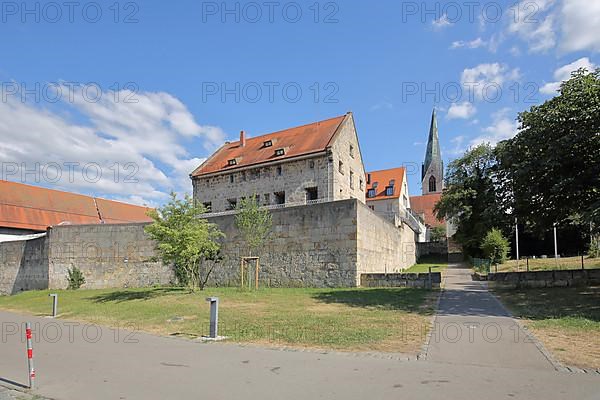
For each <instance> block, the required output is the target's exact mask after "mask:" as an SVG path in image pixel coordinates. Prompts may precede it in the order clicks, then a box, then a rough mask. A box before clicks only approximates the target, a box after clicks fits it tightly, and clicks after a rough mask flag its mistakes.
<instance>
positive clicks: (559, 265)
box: [492, 257, 600, 272]
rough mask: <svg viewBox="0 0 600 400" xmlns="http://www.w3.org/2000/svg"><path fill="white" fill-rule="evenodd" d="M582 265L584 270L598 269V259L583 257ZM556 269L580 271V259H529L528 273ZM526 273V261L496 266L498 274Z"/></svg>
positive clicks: (599, 262)
mask: <svg viewBox="0 0 600 400" xmlns="http://www.w3.org/2000/svg"><path fill="white" fill-rule="evenodd" d="M583 264H584V267H585V268H586V269H592V268H600V258H587V257H584V259H583ZM557 269H581V257H563V258H559V259H558V262H557V260H555V259H554V257H552V258H536V259H532V258H530V259H529V270H530V271H547V270H557ZM517 270H518V271H526V270H527V261H526V260H520V261H519V265H518V266H517V260H508V261H507V262H505V263H504V264H502V265H499V266H498V272H513V271H517ZM492 271H495V267H494V266H492Z"/></svg>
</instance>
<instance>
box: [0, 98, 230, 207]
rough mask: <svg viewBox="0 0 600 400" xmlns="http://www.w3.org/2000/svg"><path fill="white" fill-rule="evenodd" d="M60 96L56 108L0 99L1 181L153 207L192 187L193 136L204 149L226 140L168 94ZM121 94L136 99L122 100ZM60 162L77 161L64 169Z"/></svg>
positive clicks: (194, 164)
mask: <svg viewBox="0 0 600 400" xmlns="http://www.w3.org/2000/svg"><path fill="white" fill-rule="evenodd" d="M63 93H65V94H64V95H63V96H62V97H61V98H62V100H63V102H62V103H60V104H58V105H55V106H59V107H58V108H60V109H59V110H58V111H56V112H52V111H50V110H49V108H50V105H47V107H42V106H40V105H35V104H27V103H26V104H23V103H21V101H20V99H19V98H13V97H8V99H7V101H4V102H1V103H0V121H3V122H2V124H0V135H1V136H2V138H3V139H2V141H1V142H0V159H1V160H2V161H3V167H4V168H3V169H2V178H5V179H9V180H14V181H18V182H23V183H30V184H41V185H46V186H50V187H55V188H60V189H63V190H68V191H74V192H80V193H93V194H97V195H100V196H106V197H109V198H115V199H117V198H118V199H122V200H128V201H133V202H136V203H145V204H149V205H156V204H157V203H160V202H161V201H162V200H163V199H165V198H166V196H167V194H168V192H169V191H170V190H174V191H179V192H189V191H190V190H191V183H190V181H189V177H188V174H189V173H190V172H191V171H192V170H193V169H194V168H195V167H197V166H198V165H199V164H200V163H201V162H202V159H200V158H195V157H193V155H191V154H189V152H188V150H187V147H188V145H189V143H190V142H191V141H192V140H199V141H200V142H201V143H202V144H203V145H204V147H205V148H206V149H207V150H208V149H210V150H212V149H214V147H215V146H216V145H217V144H219V143H221V142H222V141H223V140H224V134H223V132H222V131H221V129H219V128H218V127H214V126H203V125H199V124H197V123H196V121H195V119H194V117H193V115H192V114H191V113H190V112H189V110H188V109H187V107H186V106H185V105H184V104H183V103H182V102H181V101H180V100H178V99H176V98H175V97H173V96H171V95H170V94H167V93H162V92H159V93H151V92H139V93H135V94H131V93H130V92H126V91H122V92H118V93H114V92H104V93H102V96H101V98H100V100H99V101H98V102H95V103H92V102H89V101H86V100H85V98H84V97H83V96H82V95H81V91H80V90H74V91H72V93H73V98H72V102H70V101H69V96H68V94H66V93H68V92H63ZM127 94H130V95H131V99H132V100H133V101H136V102H126V101H125V95H127ZM116 95H118V96H116ZM76 121H77V122H76ZM82 121H83V122H82ZM184 142H185V143H184ZM65 163H78V165H76V166H75V167H74V170H73V173H72V174H70V173H69V167H68V166H67V165H66V164H65ZM15 165H16V166H17V171H16V172H13V169H14V166H15ZM37 165H39V167H38V166H37ZM86 165H88V166H91V169H88V172H89V174H88V175H87V176H86V175H85V174H84V171H83V170H82V169H83V168H84V167H85V166H86ZM116 165H118V167H117V166H116ZM45 166H48V167H49V166H52V167H51V168H50V167H49V169H47V171H51V172H52V173H51V174H49V173H46V174H44V167H45ZM57 166H58V167H57ZM25 170H30V171H31V170H33V171H38V174H37V175H36V174H26V175H24V172H25ZM59 170H60V171H61V173H62V175H61V176H60V178H56V174H54V172H55V171H59ZM97 171H101V176H96V172H97ZM49 178H50V179H49Z"/></svg>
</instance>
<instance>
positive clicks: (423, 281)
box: [360, 272, 442, 289]
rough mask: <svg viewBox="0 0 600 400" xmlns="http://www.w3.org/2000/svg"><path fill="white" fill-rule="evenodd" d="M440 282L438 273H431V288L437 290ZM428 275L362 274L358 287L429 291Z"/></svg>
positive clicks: (440, 275) (440, 278) (440, 277)
mask: <svg viewBox="0 0 600 400" xmlns="http://www.w3.org/2000/svg"><path fill="white" fill-rule="evenodd" d="M441 282H442V274H441V273H440V272H432V273H431V288H432V289H435V288H439V287H440V285H441ZM429 285H430V283H429V274H428V273H420V274H362V275H361V277H360V286H362V287H411V288H419V289H429V288H430V287H429Z"/></svg>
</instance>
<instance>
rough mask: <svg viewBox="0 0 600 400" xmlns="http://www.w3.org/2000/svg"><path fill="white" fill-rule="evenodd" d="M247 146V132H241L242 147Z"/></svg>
mask: <svg viewBox="0 0 600 400" xmlns="http://www.w3.org/2000/svg"><path fill="white" fill-rule="evenodd" d="M244 146H246V132H244V131H241V132H240V147H244Z"/></svg>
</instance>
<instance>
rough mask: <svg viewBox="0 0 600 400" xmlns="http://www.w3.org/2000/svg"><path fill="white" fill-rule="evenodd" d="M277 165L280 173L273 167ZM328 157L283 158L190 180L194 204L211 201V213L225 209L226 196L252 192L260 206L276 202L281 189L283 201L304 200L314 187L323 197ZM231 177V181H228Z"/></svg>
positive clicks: (325, 187)
mask: <svg viewBox="0 0 600 400" xmlns="http://www.w3.org/2000/svg"><path fill="white" fill-rule="evenodd" d="M278 166H280V167H281V175H279V174H278V170H277V167H278ZM329 168H330V166H329V165H328V158H327V156H325V155H320V156H316V157H311V158H307V159H301V160H296V161H287V162H282V163H279V164H274V165H269V166H263V167H258V168H254V169H250V170H246V171H239V172H231V173H229V174H223V175H216V176H212V177H207V178H196V179H194V180H193V187H194V199H195V200H196V202H197V203H198V204H203V203H208V202H210V203H212V211H213V212H221V211H226V210H227V209H228V207H229V202H228V200H229V199H235V200H236V201H238V202H239V199H240V198H241V197H249V196H252V195H254V194H256V195H258V196H259V199H260V203H261V204H263V205H269V204H276V202H275V192H285V201H286V203H299V202H304V201H305V200H306V189H308V188H315V187H316V188H317V190H318V197H319V198H327V193H328V183H327V182H328V179H327V177H328V169H329ZM231 176H233V182H232V181H231Z"/></svg>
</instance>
